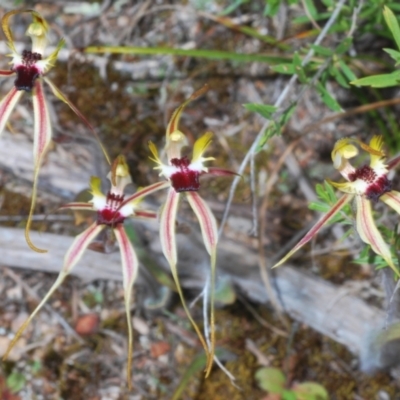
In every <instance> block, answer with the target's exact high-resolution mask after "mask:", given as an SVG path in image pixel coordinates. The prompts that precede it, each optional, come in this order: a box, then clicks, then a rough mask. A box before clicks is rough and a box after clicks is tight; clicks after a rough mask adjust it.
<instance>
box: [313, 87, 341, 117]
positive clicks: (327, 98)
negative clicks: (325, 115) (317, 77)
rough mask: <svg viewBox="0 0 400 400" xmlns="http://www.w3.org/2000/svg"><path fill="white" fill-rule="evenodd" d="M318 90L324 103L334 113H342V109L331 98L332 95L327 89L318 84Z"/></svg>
mask: <svg viewBox="0 0 400 400" xmlns="http://www.w3.org/2000/svg"><path fill="white" fill-rule="evenodd" d="M316 89H317V91H318V93H319V95H320V96H321V99H322V101H323V102H324V103H325V104H326V105H327V106H328V107H329V108H330V109H331V110H332V111H338V112H339V111H342V107H340V105H339V103H338V102H337V101H336V100H335V99H334V98H333V97H332V96H331V94H330V93H329V92H328V90H326V88H325V87H324V86H323V85H322V84H321V82H318V83H317V85H316Z"/></svg>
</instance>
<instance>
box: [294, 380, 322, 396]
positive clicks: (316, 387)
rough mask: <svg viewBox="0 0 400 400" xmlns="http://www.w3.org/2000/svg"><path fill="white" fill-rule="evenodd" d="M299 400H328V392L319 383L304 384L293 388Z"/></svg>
mask: <svg viewBox="0 0 400 400" xmlns="http://www.w3.org/2000/svg"><path fill="white" fill-rule="evenodd" d="M293 391H294V392H295V393H296V395H297V396H296V399H297V400H328V399H329V397H328V392H327V391H326V389H325V388H324V387H323V386H322V385H320V384H319V383H314V382H303V383H300V384H299V385H296V386H295V387H294V388H293Z"/></svg>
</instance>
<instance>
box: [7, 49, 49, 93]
mask: <svg viewBox="0 0 400 400" xmlns="http://www.w3.org/2000/svg"><path fill="white" fill-rule="evenodd" d="M41 59H42V56H41V55H40V54H39V53H32V52H31V51H28V50H24V51H23V52H22V64H21V65H19V66H18V67H17V68H15V70H14V71H15V72H16V74H17V79H16V80H15V81H14V85H15V87H16V88H17V90H25V91H26V92H31V91H32V89H33V86H34V84H35V81H36V79H37V78H38V77H39V75H40V72H39V70H38V68H37V67H36V65H35V63H36V62H37V61H39V60H41Z"/></svg>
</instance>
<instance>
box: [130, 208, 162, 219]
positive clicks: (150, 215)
mask: <svg viewBox="0 0 400 400" xmlns="http://www.w3.org/2000/svg"><path fill="white" fill-rule="evenodd" d="M133 216H134V217H136V218H143V219H157V218H158V213H156V212H154V211H147V210H140V209H136V210H135V212H134V214H133Z"/></svg>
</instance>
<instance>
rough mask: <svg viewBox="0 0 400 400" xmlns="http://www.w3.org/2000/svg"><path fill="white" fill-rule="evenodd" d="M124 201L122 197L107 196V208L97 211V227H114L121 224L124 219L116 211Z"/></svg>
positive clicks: (111, 194)
mask: <svg viewBox="0 0 400 400" xmlns="http://www.w3.org/2000/svg"><path fill="white" fill-rule="evenodd" d="M123 201H124V196H118V195H115V194H113V193H108V194H107V206H108V207H107V208H104V209H103V210H99V211H97V223H98V224H99V225H107V226H115V225H118V224H122V223H123V222H124V221H125V217H124V216H123V215H121V214H120V213H119V212H118V211H117V210H118V208H119V207H120V205H121V204H122V202H123Z"/></svg>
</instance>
